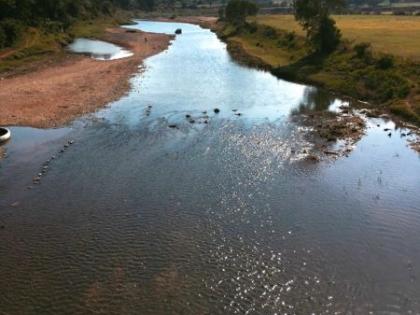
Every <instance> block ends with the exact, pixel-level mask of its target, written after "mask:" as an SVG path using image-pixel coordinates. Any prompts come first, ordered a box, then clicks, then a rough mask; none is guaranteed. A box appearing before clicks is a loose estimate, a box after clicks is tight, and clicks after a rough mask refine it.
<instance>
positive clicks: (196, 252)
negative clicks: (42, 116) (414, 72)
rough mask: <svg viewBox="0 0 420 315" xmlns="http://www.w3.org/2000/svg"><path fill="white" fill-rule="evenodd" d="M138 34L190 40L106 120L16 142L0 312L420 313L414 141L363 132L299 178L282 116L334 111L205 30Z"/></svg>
mask: <svg viewBox="0 0 420 315" xmlns="http://www.w3.org/2000/svg"><path fill="white" fill-rule="evenodd" d="M133 27H136V28H141V29H144V30H147V31H155V32H168V33H173V32H174V30H175V29H176V28H182V29H183V34H182V35H180V36H177V38H176V40H174V42H173V43H172V45H171V47H170V48H169V49H168V51H166V52H164V53H161V54H159V55H157V56H154V57H152V58H150V59H148V60H147V61H146V70H145V72H144V73H143V74H139V75H138V76H136V77H134V78H133V80H132V90H131V91H130V93H129V94H128V95H127V96H126V97H123V98H122V99H121V100H119V101H117V102H115V103H113V104H110V106H109V107H108V108H106V109H104V110H102V111H100V112H98V113H96V114H93V115H91V116H88V117H84V118H83V119H81V120H79V121H77V122H75V123H74V124H73V125H71V126H69V127H67V128H63V129H58V130H34V129H21V128H14V129H13V130H12V131H13V134H14V137H13V140H12V141H11V142H9V143H8V144H7V145H6V147H5V148H6V151H7V157H6V158H5V159H3V160H2V161H1V162H0V167H1V168H0V172H1V173H0V196H1V197H0V226H1V229H0V238H1V242H0V292H1V295H0V313H5V314H96V313H98V314H311V313H315V314H328V313H331V314H369V312H372V313H373V314H410V313H411V314H418V313H419V312H420V298H419V292H420V251H419V245H418V244H419V240H420V194H419V191H420V159H419V155H418V154H417V153H415V152H414V151H412V150H411V149H410V148H408V146H407V141H406V137H404V136H403V135H402V133H406V131H404V130H399V129H396V128H395V126H394V124H393V123H392V122H386V121H383V120H380V119H372V120H368V121H367V129H366V134H365V136H364V137H363V138H362V139H361V140H360V141H359V142H358V143H357V144H356V147H355V149H354V150H353V151H352V152H351V153H350V154H349V155H348V157H342V158H338V159H324V160H322V161H321V162H319V163H313V162H305V160H304V152H305V151H306V150H308V149H309V148H310V147H311V143H310V142H309V141H308V140H307V138H306V137H305V129H303V128H301V127H299V126H298V125H296V124H295V123H293V122H292V120H291V119H290V114H291V113H292V112H296V111H297V112H299V110H301V109H305V110H308V109H309V110H311V109H317V110H319V109H324V110H336V109H337V107H338V106H339V105H342V104H343V103H344V101H342V100H339V99H336V98H335V97H334V96H332V95H328V94H326V93H322V92H320V91H318V93H317V92H316V90H314V89H313V88H311V87H307V86H303V85H297V84H292V83H288V82H285V81H282V80H277V79H276V78H274V77H273V76H271V75H270V74H268V73H265V72H261V71H256V70H253V69H247V68H244V67H241V66H238V65H237V64H235V63H234V62H233V61H232V60H231V59H230V58H229V56H228V54H227V52H226V49H225V45H224V44H222V43H221V42H220V41H219V40H218V39H217V38H216V37H215V35H214V34H212V33H211V32H209V31H207V30H203V29H201V28H199V27H197V26H193V25H187V24H177V23H157V22H139V24H138V25H136V26H133ZM314 95H316V97H314ZM216 107H217V108H219V109H220V113H218V114H216V113H214V111H213V110H214V108H216ZM204 111H206V113H204ZM238 113H241V115H240V116H238V115H235V114H238ZM186 115H190V116H188V118H186ZM191 120H194V123H192V122H191ZM206 121H207V123H206ZM378 124H379V127H378ZM169 126H171V127H173V128H170V127H169ZM384 128H390V129H391V137H389V136H388V133H389V132H384V130H383V129H384ZM69 141H70V143H69ZM73 141H74V142H73ZM52 156H53V157H54V159H51V157H52ZM48 161H49V162H48ZM45 162H47V163H46V164H44V163H45ZM45 166H47V168H45ZM43 172H44V173H43ZM38 173H40V174H41V180H40V184H33V177H37V176H38Z"/></svg>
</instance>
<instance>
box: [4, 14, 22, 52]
mask: <svg viewBox="0 0 420 315" xmlns="http://www.w3.org/2000/svg"><path fill="white" fill-rule="evenodd" d="M0 29H1V30H2V33H3V35H1V36H2V37H3V40H2V41H3V47H5V46H12V45H13V44H14V43H15V42H16V40H17V39H18V38H19V36H20V35H21V34H22V32H23V25H22V23H21V22H19V21H17V20H14V19H4V20H3V21H1V22H0Z"/></svg>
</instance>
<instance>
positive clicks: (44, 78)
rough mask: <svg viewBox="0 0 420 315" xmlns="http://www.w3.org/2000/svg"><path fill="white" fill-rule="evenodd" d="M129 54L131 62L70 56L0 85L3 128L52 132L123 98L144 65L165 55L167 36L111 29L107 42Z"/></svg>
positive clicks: (11, 78)
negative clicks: (48, 129) (53, 129)
mask: <svg viewBox="0 0 420 315" xmlns="http://www.w3.org/2000/svg"><path fill="white" fill-rule="evenodd" d="M103 39H104V40H107V41H109V42H112V43H115V44H118V45H121V46H124V47H125V48H128V49H130V50H131V51H132V52H133V53H134V55H133V56H132V57H129V58H124V59H118V60H112V61H98V60H94V59H91V58H89V57H85V56H79V55H69V56H68V57H67V58H65V59H64V60H61V61H60V62H57V63H55V64H53V65H51V66H48V67H39V69H37V70H35V71H31V72H30V73H26V74H20V75H16V76H10V77H7V78H3V79H1V80H0V108H1V115H0V125H6V126H10V125H20V126H22V125H25V126H33V127H54V126H58V125H62V124H65V123H67V122H69V121H71V120H72V119H74V118H75V117H77V116H79V115H81V114H84V113H88V112H92V111H95V110H96V109H97V108H98V107H101V106H104V105H106V104H107V103H109V102H111V101H113V100H115V99H118V98H119V97H121V96H122V95H123V94H124V93H125V92H126V91H127V90H128V88H129V79H130V77H131V75H132V74H133V73H135V72H137V71H138V66H139V65H140V64H141V62H142V61H143V60H144V59H145V58H147V57H149V56H151V55H154V54H157V53H159V52H161V51H163V50H165V49H166V48H167V47H168V45H169V41H170V39H171V37H170V36H168V35H164V34H152V33H145V32H132V31H126V30H124V29H122V28H112V29H108V30H107V31H106V33H105V36H104V38H103Z"/></svg>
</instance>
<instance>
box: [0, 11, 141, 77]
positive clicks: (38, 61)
mask: <svg viewBox="0 0 420 315" xmlns="http://www.w3.org/2000/svg"><path fill="white" fill-rule="evenodd" d="M132 15H133V13H131V12H127V11H117V12H115V14H114V15H113V16H99V17H97V18H95V19H90V20H80V21H77V22H75V23H74V24H73V25H71V26H70V27H69V28H68V29H67V30H65V31H62V30H51V29H42V28H34V27H30V28H28V29H27V30H26V31H25V32H24V34H23V35H22V36H21V37H20V38H19V40H18V41H17V42H16V43H15V44H14V46H13V47H10V48H7V49H3V50H0V75H3V76H5V75H9V74H16V73H23V72H27V71H31V70H33V69H36V68H37V67H38V66H39V65H42V64H44V63H45V62H48V63H51V62H58V61H60V60H62V59H64V58H65V57H66V56H67V53H66V51H65V49H64V48H65V47H66V46H67V45H68V44H69V43H70V42H71V41H72V40H73V39H74V38H76V37H88V38H101V37H102V35H103V34H104V31H105V29H106V28H108V27H115V26H117V25H120V24H122V23H126V22H128V21H129V20H130V18H131V17H132Z"/></svg>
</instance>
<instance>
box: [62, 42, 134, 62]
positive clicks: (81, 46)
mask: <svg viewBox="0 0 420 315" xmlns="http://www.w3.org/2000/svg"><path fill="white" fill-rule="evenodd" d="M68 48H69V49H70V51H72V52H75V53H78V54H87V55H89V56H91V57H92V58H94V59H97V60H114V59H121V58H127V57H131V56H132V55H133V53H132V52H130V51H128V50H125V49H123V48H121V47H119V46H117V45H114V44H111V43H107V42H104V41H100V40H92V39H86V38H78V39H76V40H75V41H74V42H73V43H71V44H70V45H69V47H68Z"/></svg>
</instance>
